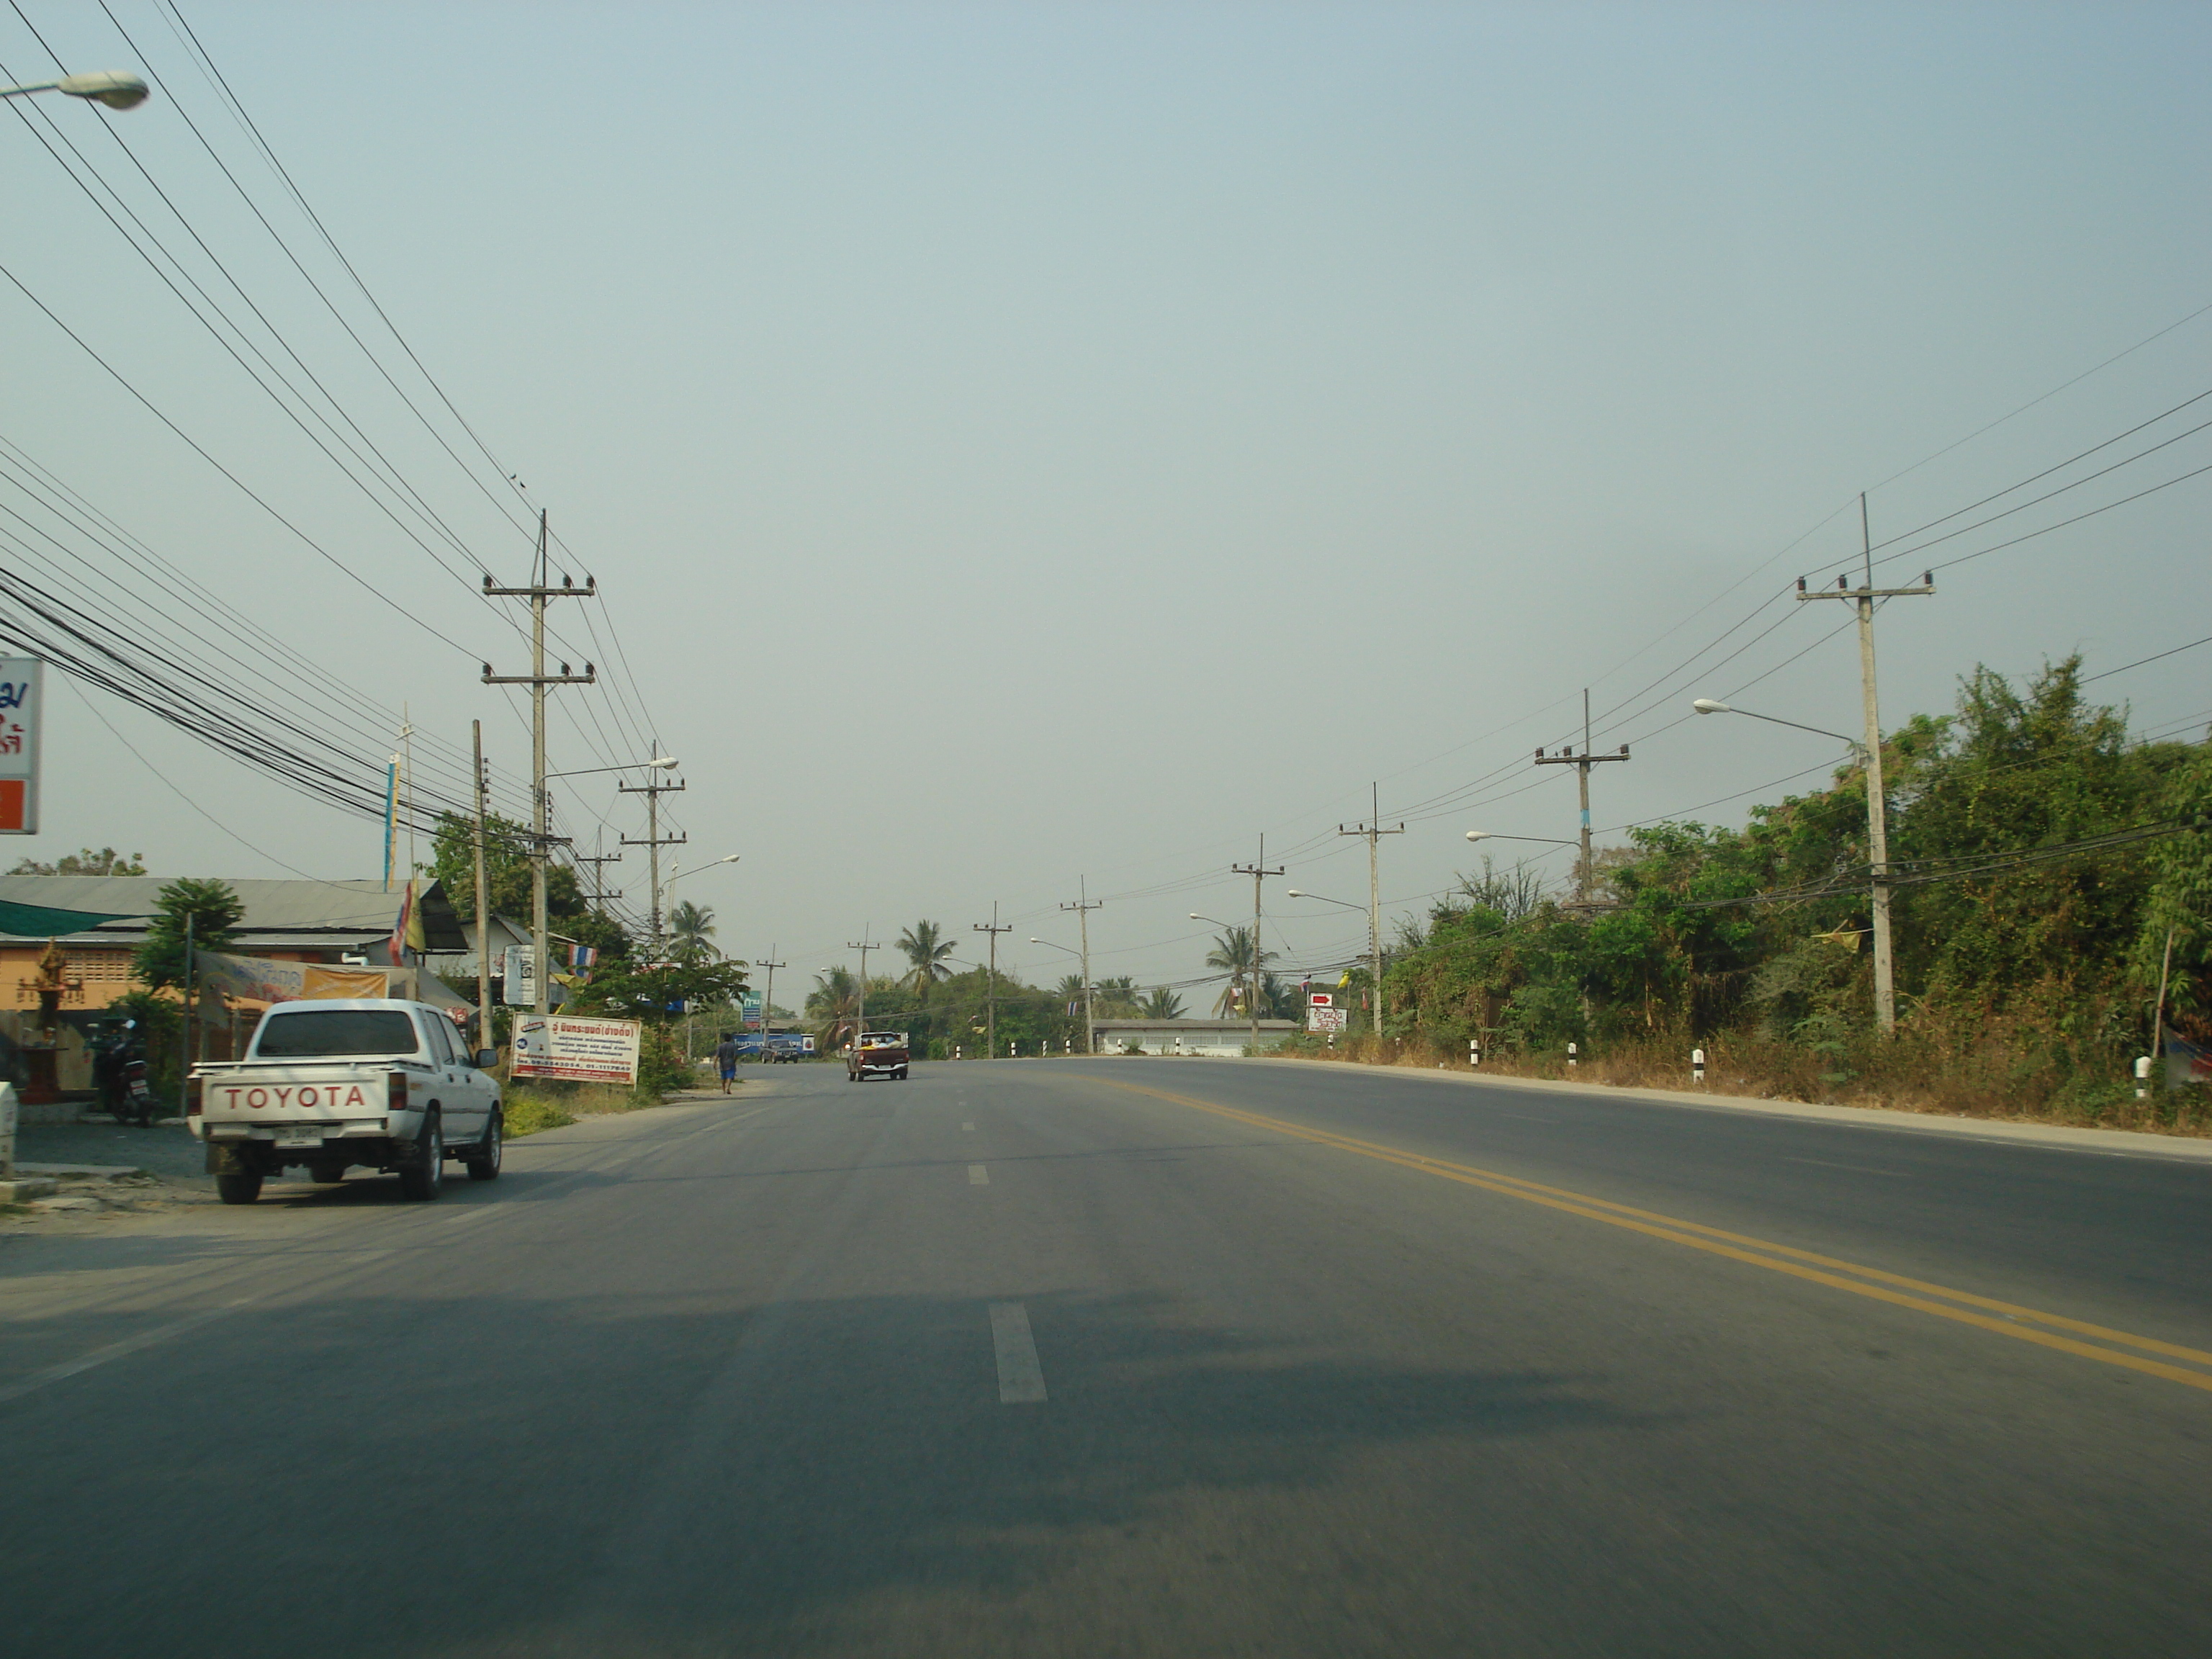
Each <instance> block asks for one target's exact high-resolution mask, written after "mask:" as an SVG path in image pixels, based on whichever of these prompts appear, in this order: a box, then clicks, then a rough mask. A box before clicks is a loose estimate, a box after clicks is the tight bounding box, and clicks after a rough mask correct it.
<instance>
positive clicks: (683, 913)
mask: <svg viewBox="0 0 2212 1659" xmlns="http://www.w3.org/2000/svg"><path fill="white" fill-rule="evenodd" d="M713 938H714V912H713V911H712V910H710V909H708V908H707V907H706V906H705V905H703V904H694V903H692V902H691V901H690V899H684V900H681V901H679V902H678V904H677V905H676V908H673V909H672V910H671V911H670V912H669V913H668V942H669V947H670V948H669V954H670V955H671V956H673V957H676V958H677V959H678V961H680V962H698V961H702V960H705V959H708V958H710V957H717V956H720V954H721V952H720V951H717V950H716V949H715V948H714V945H713V944H712V943H711V942H710V941H711V940H712V939H713Z"/></svg>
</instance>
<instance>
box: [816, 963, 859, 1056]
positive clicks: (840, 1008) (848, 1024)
mask: <svg viewBox="0 0 2212 1659" xmlns="http://www.w3.org/2000/svg"><path fill="white" fill-rule="evenodd" d="M806 1012H807V1014H808V1016H809V1017H810V1018H811V1019H813V1021H814V1022H815V1024H816V1026H817V1030H816V1033H815V1035H816V1036H818V1037H820V1038H821V1039H822V1046H823V1048H825V1049H827V1048H836V1046H837V1039H838V1038H839V1037H840V1036H843V1035H844V1033H845V1032H846V1031H848V1030H851V1029H853V1027H854V1025H855V1024H856V1023H857V1020H858V1016H859V1014H860V981H859V980H857V979H855V978H854V977H853V970H852V969H849V968H832V969H830V970H829V972H828V973H826V974H817V975H815V976H814V988H813V989H812V990H811V991H809V992H808V993H807V994H806Z"/></svg>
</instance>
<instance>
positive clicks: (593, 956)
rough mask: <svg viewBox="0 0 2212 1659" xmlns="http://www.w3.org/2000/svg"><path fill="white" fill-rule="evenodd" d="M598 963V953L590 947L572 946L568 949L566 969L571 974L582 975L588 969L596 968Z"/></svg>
mask: <svg viewBox="0 0 2212 1659" xmlns="http://www.w3.org/2000/svg"><path fill="white" fill-rule="evenodd" d="M598 965H599V951H598V950H597V949H596V948H594V947H593V946H592V945H570V946H569V947H568V968H569V970H570V971H571V972H573V973H582V972H584V971H586V969H592V968H596V967H597V966H598Z"/></svg>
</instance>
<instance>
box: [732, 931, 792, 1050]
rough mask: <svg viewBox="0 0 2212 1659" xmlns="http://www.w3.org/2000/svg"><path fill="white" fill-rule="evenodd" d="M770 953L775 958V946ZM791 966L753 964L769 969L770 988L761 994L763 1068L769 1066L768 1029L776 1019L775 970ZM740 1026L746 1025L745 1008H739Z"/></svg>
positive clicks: (782, 964) (766, 963) (768, 962)
mask: <svg viewBox="0 0 2212 1659" xmlns="http://www.w3.org/2000/svg"><path fill="white" fill-rule="evenodd" d="M768 953H769V957H770V958H773V957H775V946H774V945H769V947H768ZM790 965H791V964H790V963H787V962H776V961H774V960H772V959H771V960H769V961H767V962H756V963H753V966H754V967H756V968H765V969H768V988H767V989H766V990H764V991H763V992H762V993H761V1055H760V1057H761V1064H762V1065H763V1066H765V1065H767V1064H768V1028H769V1024H771V1023H772V1022H773V1021H774V1020H775V970H776V969H779V968H788V967H789V966H790ZM738 1024H740V1025H742V1024H744V1009H743V1008H739V1010H738Z"/></svg>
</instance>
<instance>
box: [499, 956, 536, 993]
mask: <svg viewBox="0 0 2212 1659" xmlns="http://www.w3.org/2000/svg"><path fill="white" fill-rule="evenodd" d="M506 975H507V988H506V990H505V992H504V993H503V997H504V1000H505V1001H506V1003H507V1006H508V1007H510V1008H535V1007H536V1006H538V947H537V946H536V945H508V946H507V963H506Z"/></svg>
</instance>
